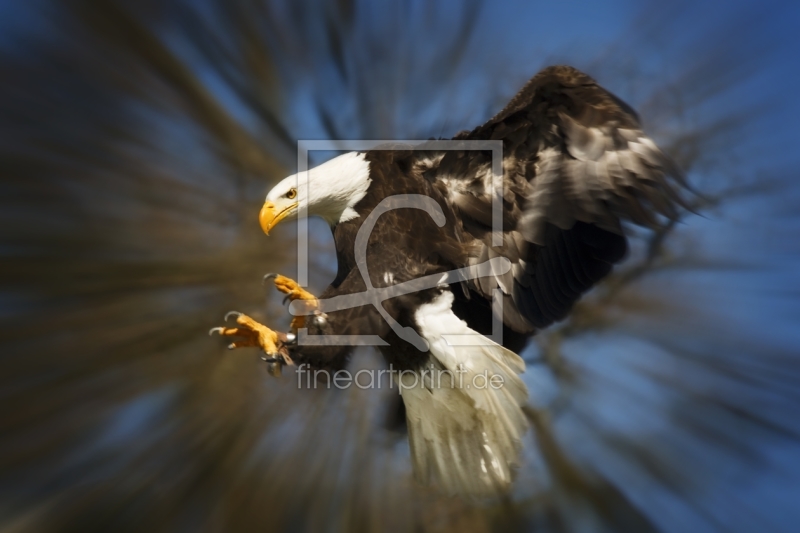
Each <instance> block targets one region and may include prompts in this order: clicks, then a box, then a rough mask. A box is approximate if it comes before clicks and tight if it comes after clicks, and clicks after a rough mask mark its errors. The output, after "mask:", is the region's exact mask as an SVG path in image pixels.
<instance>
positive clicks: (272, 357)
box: [261, 353, 283, 363]
mask: <svg viewBox="0 0 800 533" xmlns="http://www.w3.org/2000/svg"><path fill="white" fill-rule="evenodd" d="M261 360H262V361H266V362H267V363H282V362H283V357H281V356H280V355H278V354H276V353H268V354H266V355H262V356H261Z"/></svg>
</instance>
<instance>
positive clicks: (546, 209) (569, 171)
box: [428, 66, 683, 331]
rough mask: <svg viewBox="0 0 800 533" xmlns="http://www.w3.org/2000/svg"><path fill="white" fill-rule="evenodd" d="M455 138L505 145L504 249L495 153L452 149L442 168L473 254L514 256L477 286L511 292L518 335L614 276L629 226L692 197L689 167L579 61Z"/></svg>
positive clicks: (648, 222) (508, 299) (547, 75)
mask: <svg viewBox="0 0 800 533" xmlns="http://www.w3.org/2000/svg"><path fill="white" fill-rule="evenodd" d="M456 139H460V140H502V141H503V167H504V168H503V191H498V194H500V195H502V198H503V206H504V222H503V224H504V228H503V229H504V244H503V246H502V247H496V248H495V247H492V246H491V242H490V235H491V234H490V231H491V197H492V196H491V195H492V189H491V154H490V153H487V152H460V151H459V152H446V153H445V155H444V156H443V157H442V159H441V161H440V162H439V164H438V165H437V166H436V169H435V174H436V179H437V180H438V181H439V182H440V183H442V184H443V186H444V187H446V188H447V190H448V197H449V198H450V201H451V202H452V204H453V205H454V208H455V209H456V210H457V212H458V213H459V215H460V216H461V219H462V221H463V224H464V229H465V230H466V231H467V232H468V233H469V234H470V235H472V236H473V237H474V238H475V239H476V240H479V241H480V242H481V243H482V246H481V247H480V250H481V251H480V254H479V255H478V256H477V257H474V258H473V259H471V262H472V263H473V264H478V263H480V262H483V261H485V260H486V259H490V258H492V257H495V256H498V255H499V256H505V257H507V258H509V259H510V260H511V261H512V263H513V268H512V271H511V272H509V273H508V274H505V275H500V274H498V275H495V276H493V277H491V278H482V279H479V280H477V281H474V282H473V283H472V288H473V289H474V290H475V291H477V292H478V293H480V294H482V295H484V296H486V297H490V295H491V293H492V290H493V289H494V288H495V287H499V288H501V289H502V291H503V293H504V295H505V299H504V313H503V315H504V322H505V323H506V324H507V325H508V326H510V327H512V328H513V329H515V330H517V331H531V330H533V329H535V328H541V327H544V326H546V325H548V324H550V323H552V322H554V321H557V320H560V319H562V318H564V317H565V316H566V314H567V313H568V311H569V310H570V308H571V307H572V305H573V304H574V302H575V301H576V300H577V299H578V297H579V296H580V295H581V294H583V293H584V292H586V291H587V290H588V289H589V288H591V287H592V286H593V285H594V284H595V283H597V282H598V281H599V280H600V279H602V278H603V277H604V276H606V275H607V274H608V273H609V272H610V270H611V267H612V265H613V264H614V263H616V262H618V261H620V260H621V259H622V258H623V257H624V255H625V251H626V240H625V237H624V235H623V231H622V223H623V222H632V223H634V224H638V225H642V226H647V227H655V226H657V225H659V224H661V223H663V221H664V220H666V219H670V218H674V217H675V216H676V215H677V213H678V208H679V207H680V206H682V205H683V201H682V199H681V197H680V194H679V191H680V189H681V186H682V185H683V180H682V177H681V174H680V171H679V170H678V169H677V167H676V166H675V165H674V164H673V163H672V161H671V160H670V159H669V157H667V156H666V155H665V154H664V153H662V152H661V150H659V148H658V147H657V146H656V145H655V143H653V141H652V140H650V139H649V138H648V137H647V136H646V135H645V134H644V133H643V132H642V130H641V127H640V125H639V119H638V117H637V116H636V113H635V112H634V111H633V110H632V109H631V108H630V107H629V106H628V105H626V104H625V103H624V102H622V101H621V100H619V99H618V98H617V97H615V96H614V95H612V94H611V93H609V92H608V91H606V90H605V89H603V88H602V87H600V86H599V85H597V83H596V82H595V81H594V80H593V79H592V78H590V77H589V76H587V75H585V74H583V73H582V72H580V71H578V70H576V69H574V68H571V67H566V66H556V67H549V68H547V69H545V70H543V71H541V72H540V73H538V74H537V75H536V76H534V77H533V78H532V79H531V80H530V81H529V82H528V83H527V84H526V85H525V86H524V87H523V88H522V90H521V91H520V92H519V94H517V95H516V96H515V97H514V98H513V99H512V100H511V102H509V104H508V105H507V106H506V108H505V109H503V110H502V111H501V112H500V113H498V114H497V115H496V116H495V117H493V118H492V119H491V120H489V121H488V122H486V123H485V124H483V125H482V126H479V127H478V128H476V129H475V130H473V131H471V132H463V133H461V134H459V135H458V136H456ZM428 174H429V175H430V174H431V172H430V171H429V172H428Z"/></svg>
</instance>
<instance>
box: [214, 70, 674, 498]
mask: <svg viewBox="0 0 800 533" xmlns="http://www.w3.org/2000/svg"><path fill="white" fill-rule="evenodd" d="M454 140H455V141H489V140H494V141H501V143H502V174H501V175H500V179H499V180H493V176H494V174H493V172H492V153H491V152H490V151H487V150H466V149H464V150H459V149H454V150H440V149H437V148H436V147H435V146H434V145H435V143H434V144H432V145H427V146H426V145H425V144H423V145H420V146H415V147H412V146H396V147H394V148H387V147H383V149H376V150H368V151H364V152H352V153H347V154H344V155H341V156H339V157H336V158H334V159H332V160H330V161H328V162H326V163H324V164H322V165H320V166H318V167H316V168H313V169H311V170H310V171H308V173H307V176H305V177H304V179H303V180H299V179H298V176H297V175H294V176H290V177H288V178H286V179H284V180H282V181H281V182H280V183H278V184H277V185H276V186H275V187H274V188H273V189H272V190H271V191H269V193H268V194H267V197H266V202H265V204H264V207H263V208H262V210H261V212H260V215H259V220H260V224H261V227H262V229H263V230H264V232H265V233H268V232H269V231H270V230H271V229H272V228H273V227H275V225H276V224H278V223H279V222H281V221H283V220H291V219H293V218H297V217H298V215H301V216H302V215H304V214H305V215H308V216H318V217H322V218H323V219H324V220H326V221H327V222H328V224H329V225H330V227H331V229H332V231H333V238H334V241H335V246H336V255H337V261H338V272H337V274H336V278H335V279H334V280H333V282H332V283H331V284H330V286H329V287H328V288H327V289H326V290H325V291H324V292H323V293H322V294H321V295H320V296H319V297H316V296H314V295H312V294H310V293H309V292H307V291H306V290H305V289H303V288H302V287H300V286H299V285H298V284H297V283H295V282H294V281H293V280H291V279H289V278H286V277H284V276H273V277H274V283H275V285H276V287H277V288H278V289H279V290H281V291H282V292H284V293H286V294H287V298H289V299H291V300H293V301H295V300H296V301H297V302H293V303H292V305H293V306H295V304H299V307H297V306H295V307H294V309H295V315H296V316H295V317H294V319H293V320H292V324H291V327H290V328H291V331H290V332H288V333H281V332H277V331H274V330H272V329H270V328H268V327H267V326H265V325H263V324H259V323H258V322H256V321H254V320H253V319H251V318H250V317H248V316H246V315H243V314H241V313H237V312H232V314H233V316H235V317H236V322H237V324H236V326H235V327H222V328H214V329H213V330H212V331H214V332H217V333H220V334H221V335H224V336H230V337H237V338H238V339H237V340H236V341H235V342H233V343H232V344H231V345H230V347H231V348H238V347H244V346H255V347H260V348H261V349H263V350H264V352H266V354H268V356H269V361H271V362H272V363H273V364H279V365H285V364H292V365H302V366H305V367H306V368H312V369H328V370H336V369H342V368H344V367H345V365H346V364H347V361H348V357H349V355H350V353H351V352H352V350H353V346H352V345H353V344H357V343H351V342H342V341H341V339H349V338H357V337H358V338H364V336H370V337H369V338H373V339H379V340H380V342H378V343H376V344H379V346H378V348H379V350H380V351H381V353H382V354H383V356H384V357H385V359H386V361H387V363H388V364H390V365H391V367H392V368H393V369H394V370H396V371H397V373H398V376H399V377H398V380H399V385H400V393H401V395H402V400H403V403H404V404H405V409H406V421H407V427H408V434H409V444H410V449H411V457H412V462H413V468H414V472H415V475H416V477H417V478H418V479H419V480H420V481H422V482H424V483H428V484H434V485H437V486H439V487H440V488H442V489H444V490H445V491H447V492H449V493H457V494H462V495H473V496H481V495H490V494H497V493H502V492H503V491H506V490H508V488H509V487H510V485H511V483H512V480H513V476H514V470H515V467H516V465H517V463H518V461H519V455H520V451H521V446H522V445H521V439H522V437H523V435H524V434H525V432H526V430H527V426H528V423H527V421H526V417H525V416H524V414H523V410H522V407H523V406H524V404H525V403H526V401H527V398H528V391H527V389H526V386H525V384H524V383H523V381H522V380H521V379H520V377H519V374H520V373H522V372H523V371H524V368H525V365H524V363H523V360H522V359H521V358H520V357H519V355H517V354H518V352H519V351H520V350H521V349H522V348H523V347H524V346H525V343H526V341H527V340H528V339H529V338H530V337H531V336H532V335H534V334H535V333H536V332H537V331H538V330H540V329H542V328H545V327H547V326H548V325H550V324H552V323H554V322H557V321H559V320H562V319H564V318H565V317H566V316H567V314H568V313H569V311H570V308H571V307H572V306H573V304H574V303H575V302H576V301H577V300H578V298H580V297H581V295H582V294H584V293H585V292H586V291H588V290H589V289H590V288H591V287H592V286H593V285H595V284H596V283H597V282H598V281H600V280H601V279H603V278H604V277H605V276H606V275H608V274H609V272H611V269H612V267H613V265H614V264H615V263H617V262H619V261H620V260H622V259H623V257H624V256H625V254H626V251H627V241H626V237H625V233H624V229H623V228H624V225H627V224H635V225H640V226H645V227H649V228H653V227H657V226H659V225H660V224H663V223H665V221H667V220H670V219H674V218H675V217H676V216H677V214H678V210H679V209H680V208H681V207H685V204H684V201H683V199H682V193H681V191H682V189H683V188H684V187H685V182H684V181H683V178H682V177H681V173H680V171H679V170H678V168H677V167H676V165H675V164H673V162H672V161H671V160H670V159H669V157H667V156H666V155H665V154H664V153H663V152H662V151H661V150H660V149H659V148H658V147H657V146H656V145H655V144H654V143H653V141H652V140H651V139H650V138H649V137H647V136H646V135H645V134H644V133H643V132H642V130H641V127H640V125H639V119H638V117H637V115H636V113H635V112H634V111H633V110H632V109H631V108H630V107H629V106H628V105H626V104H625V103H624V102H622V101H621V100H620V99H619V98H617V97H616V96H614V95H613V94H611V93H610V92H608V91H606V90H605V89H603V88H602V87H600V86H599V85H598V84H597V83H596V82H595V81H594V80H593V79H592V78H590V77H589V76H587V75H586V74H583V73H582V72H580V71H578V70H576V69H574V68H571V67H567V66H555V67H549V68H546V69H544V70H542V71H541V72H539V73H538V74H536V75H535V76H534V77H533V78H532V79H531V80H530V81H529V82H528V83H527V84H526V85H525V86H524V87H523V88H522V89H521V90H520V92H519V93H518V94H517V95H516V96H515V97H514V98H513V99H512V100H511V101H510V102H509V103H508V105H507V106H506V107H505V108H504V109H503V110H502V111H500V113H498V114H497V115H495V116H494V117H493V118H491V119H490V120H489V121H488V122H486V123H485V124H483V125H481V126H479V127H477V128H475V129H474V130H472V131H469V132H462V133H459V134H458V135H457V136H456V137H455V138H454ZM305 178H307V180H306V179H305ZM498 185H499V187H498ZM411 197H414V198H420V197H421V198H426V199H428V200H427V202H428V203H430V202H431V201H432V202H434V204H435V205H434V206H433V207H434V209H433V210H432V211H430V212H428V213H427V214H426V213H425V212H422V211H420V210H419V209H420V207H419V206H413V205H411V204H409V203H407V202H406V203H403V202H400V203H399V204H395V205H394V208H387V209H383V208H382V211H381V214H380V216H378V217H371V215H372V214H374V213H373V211H374V210H376V208H378V206H382V205H384V203H385V202H386V201H387V199H391V198H401V199H402V198H405V199H408V198H411ZM423 203H424V202H423ZM425 205H428V204H425ZM493 205H497V206H499V210H498V211H496V213H499V215H500V217H499V222H500V226H501V227H502V231H501V232H499V233H493V228H494V229H496V223H497V221H498V217H497V216H496V215H495V211H493ZM365 221H369V225H370V228H369V229H370V231H369V232H368V233H367V234H363V235H364V236H363V238H361V235H362V233H360V230H362V229H363V225H364V224H365ZM359 239H360V242H359ZM359 246H360V247H361V248H359ZM359 249H360V250H362V251H361V252H359ZM359 254H360V256H359ZM365 273H368V274H365ZM453 273H455V274H453ZM420 279H423V280H431V279H432V280H434V281H433V282H432V283H427V282H426V283H425V284H421V285H417V286H416V288H414V286H413V282H414V281H415V280H420ZM409 283H412V285H409ZM397 287H405V289H404V290H399V291H395V292H391V290H392V289H393V288H397ZM409 287H411V288H409ZM371 290H372V291H374V290H384V291H389V292H384V293H383V295H384V296H383V297H382V299H381V301H380V302H379V304H377V305H376V304H374V302H373V301H372V300H369V299H362V300H351V301H350V304H348V305H339V306H338V307H337V306H331V305H328V306H327V307H326V302H336V301H338V302H342V301H344V300H342V298H347V297H349V296H353V295H359V294H367V293H369V291H371ZM493 299H494V301H496V302H497V303H498V304H499V305H493V303H492V302H493ZM353 302H355V303H353ZM298 309H299V310H298ZM229 315H230V314H229ZM227 318H228V316H226V319H227ZM498 323H499V324H500V327H501V329H502V336H501V337H499V338H502V344H499V343H498V342H495V340H494V339H495V337H494V336H492V338H489V336H490V334H492V333H493V331H494V330H493V324H494V325H497V324H498ZM299 334H300V335H301V336H304V337H303V338H304V339H305V342H298V335H299ZM320 336H325V337H320ZM315 338H317V339H322V340H323V342H314V339H315ZM465 338H466V339H473V340H474V339H476V338H478V339H482V341H481V342H473V341H468V342H454V341H453V339H462V340H463V339H465ZM330 339H334V341H332V342H328V340H330ZM426 370H431V372H426ZM436 372H438V375H437V374H436ZM480 376H483V377H484V380H480V379H478V380H477V381H476V378H478V377H480ZM442 377H443V379H442ZM486 378H489V379H492V380H494V381H493V382H492V383H491V384H487V383H486V381H485V379H486ZM480 383H483V384H484V386H480Z"/></svg>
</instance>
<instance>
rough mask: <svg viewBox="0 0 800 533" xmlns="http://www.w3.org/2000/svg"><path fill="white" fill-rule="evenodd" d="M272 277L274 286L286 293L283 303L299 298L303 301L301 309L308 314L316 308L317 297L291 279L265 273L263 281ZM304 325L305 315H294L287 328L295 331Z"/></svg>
mask: <svg viewBox="0 0 800 533" xmlns="http://www.w3.org/2000/svg"><path fill="white" fill-rule="evenodd" d="M271 278H274V279H275V288H276V289H278V290H279V291H281V292H282V293H284V294H285V295H286V298H284V299H283V301H284V303H285V302H286V301H287V300H289V301H292V302H293V301H295V300H301V301H302V302H303V306H302V309H303V311H304V312H305V313H306V314H308V315H310V314H312V313H313V312H314V311H315V310H316V309H317V297H316V296H314V295H313V294H311V293H310V292H308V291H307V290H305V289H303V288H302V287H301V286H300V285H298V284H297V282H296V281H294V280H293V279H290V278H287V277H286V276H281V275H280V274H267V275H266V276H264V281H266V280H268V279H271ZM305 325H306V317H305V316H303V315H299V316H295V317H294V318H292V323H291V324H290V325H289V328H291V330H292V331H293V332H295V333H297V330H298V329H299V328H304V327H305Z"/></svg>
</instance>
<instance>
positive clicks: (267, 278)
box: [261, 272, 278, 285]
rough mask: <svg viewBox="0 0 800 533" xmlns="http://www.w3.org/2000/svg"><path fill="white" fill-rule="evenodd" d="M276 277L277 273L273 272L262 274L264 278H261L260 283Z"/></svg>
mask: <svg viewBox="0 0 800 533" xmlns="http://www.w3.org/2000/svg"><path fill="white" fill-rule="evenodd" d="M277 277H278V275H277V274H276V273H275V272H270V273H269V274H264V278H263V279H262V280H261V284H262V285H263V284H264V283H266V282H267V280H269V279H273V278H277Z"/></svg>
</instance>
